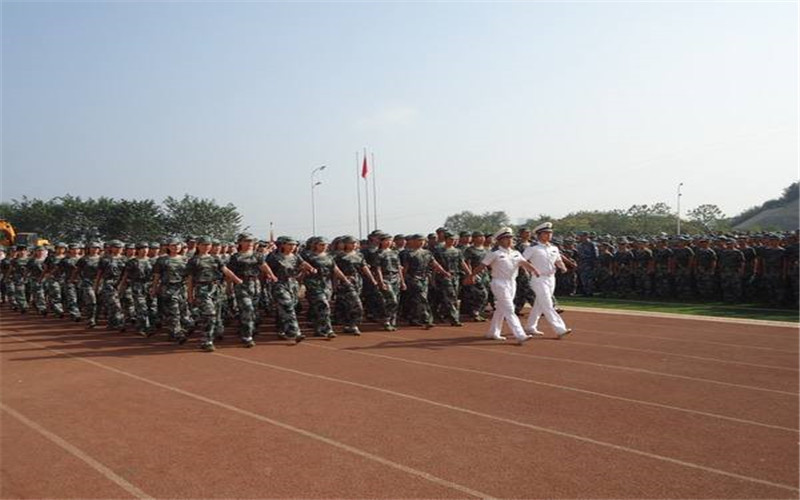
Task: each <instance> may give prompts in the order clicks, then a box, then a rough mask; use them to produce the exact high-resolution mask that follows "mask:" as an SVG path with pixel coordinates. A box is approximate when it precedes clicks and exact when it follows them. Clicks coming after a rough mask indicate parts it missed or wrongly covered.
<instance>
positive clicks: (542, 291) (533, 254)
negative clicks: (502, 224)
mask: <svg viewBox="0 0 800 500" xmlns="http://www.w3.org/2000/svg"><path fill="white" fill-rule="evenodd" d="M533 231H534V233H536V239H537V240H538V243H537V244H535V245H531V246H529V247H528V248H526V249H525V253H524V254H523V257H524V258H525V260H527V261H528V262H530V263H531V264H533V266H534V267H535V268H536V269H537V270H538V271H539V274H537V275H535V276H533V277H531V288H532V289H533V293H534V294H536V300H535V301H534V303H533V308H532V309H531V313H530V315H529V316H528V324H527V325H525V332H526V333H528V334H530V335H544V334H543V333H542V332H540V331H539V329H538V328H537V326H538V324H539V318H541V317H542V315H544V317H545V319H546V320H547V321H548V322H549V323H550V324H551V325H553V328H554V329H555V331H556V334H557V335H558V338H559V339H560V338H563V337H564V336H565V335H569V334H570V333H572V329H570V328H567V325H566V324H564V320H563V319H561V316H560V315H559V314H558V313H557V312H556V309H555V307H554V306H553V292H554V291H555V289H556V271H559V270H560V271H561V272H565V271H566V270H567V268H566V266H564V261H563V260H562V259H561V252H559V251H558V247H557V246H555V245H553V244H552V243H550V239H551V238H552V237H553V224H552V223H551V222H544V223H542V224H539V225H538V226H536V227H535V228H534V229H533Z"/></svg>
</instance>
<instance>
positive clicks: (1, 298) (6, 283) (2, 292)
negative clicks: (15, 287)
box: [0, 248, 14, 306]
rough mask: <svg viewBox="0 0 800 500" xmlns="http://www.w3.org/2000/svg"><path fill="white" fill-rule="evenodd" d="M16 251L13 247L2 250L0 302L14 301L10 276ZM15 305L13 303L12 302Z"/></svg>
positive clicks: (0, 261)
mask: <svg viewBox="0 0 800 500" xmlns="http://www.w3.org/2000/svg"><path fill="white" fill-rule="evenodd" d="M13 253H14V251H13V250H12V249H10V248H9V249H8V251H7V253H6V249H5V248H3V249H2V252H0V254H1V255H0V304H5V303H6V302H8V301H13V295H14V293H13V292H10V290H11V288H12V287H11V285H10V281H11V280H10V276H9V273H10V272H11V258H12V254H13ZM12 306H13V303H12Z"/></svg>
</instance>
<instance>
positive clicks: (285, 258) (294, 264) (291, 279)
mask: <svg viewBox="0 0 800 500" xmlns="http://www.w3.org/2000/svg"><path fill="white" fill-rule="evenodd" d="M291 241H294V240H290V239H284V242H285V243H288V242H291ZM295 244H296V242H295ZM303 262H304V260H303V259H302V257H300V256H299V255H297V254H294V253H290V254H284V253H282V252H281V251H280V250H278V251H276V252H273V253H271V254H269V256H268V257H267V264H268V265H269V267H270V269H272V272H273V273H275V277H276V278H277V281H276V282H275V283H273V285H272V299H273V300H274V301H275V307H276V310H277V313H278V335H279V336H281V337H285V338H291V339H296V340H301V339H302V338H303V335H302V334H301V333H300V325H299V324H298V322H297V312H296V310H295V308H296V307H297V302H298V292H299V290H300V287H299V285H298V283H297V276H298V275H299V274H300V266H301V265H302V263H303Z"/></svg>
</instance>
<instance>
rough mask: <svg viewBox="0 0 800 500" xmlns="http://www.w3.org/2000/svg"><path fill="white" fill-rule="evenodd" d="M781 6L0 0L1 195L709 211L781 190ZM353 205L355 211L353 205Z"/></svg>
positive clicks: (339, 207)
mask: <svg viewBox="0 0 800 500" xmlns="http://www.w3.org/2000/svg"><path fill="white" fill-rule="evenodd" d="M798 59H799V58H798V4H797V2H771V3H770V2H749V3H748V2H730V3H711V2H680V3H678V2H663V3H650V2H648V3H645V2H608V3H606V2H596V3H595V2H576V3H572V2H492V3H460V2H447V3H421V2H413V3H412V2H408V3H403V2H397V3H388V2H381V3H362V2H351V3H335V2H331V3H329V2H326V3H313V2H312V3H288V2H287V3H260V2H169V3H160V2H86V3H77V2H52V3H48V2H27V3H26V2H5V1H4V2H3V3H2V106H3V107H2V127H3V129H2V179H1V180H2V190H1V191H0V197H2V200H4V201H8V200H10V199H13V198H20V197H22V196H23V195H27V196H29V197H36V198H43V199H49V198H51V197H54V196H60V195H63V194H66V193H69V194H73V195H79V196H83V197H99V196H110V197H115V198H127V199H140V198H151V199H154V200H156V201H161V200H163V199H164V198H166V197H167V196H174V197H182V196H183V195H184V194H185V193H189V194H191V195H194V196H199V197H204V198H214V199H216V200H217V202H219V203H220V204H226V203H229V202H230V203H233V204H235V205H236V206H237V207H238V208H239V210H240V212H241V213H242V215H243V216H244V225H249V226H250V229H251V230H252V231H253V232H255V233H256V234H258V235H260V236H263V235H266V234H267V232H268V227H269V222H270V221H273V222H274V224H275V232H276V234H284V233H288V234H291V235H294V236H296V237H306V236H308V235H309V234H310V233H311V189H310V174H311V171H312V170H313V169H314V168H315V167H318V166H320V165H323V164H324V165H327V168H326V169H325V170H324V171H322V172H320V173H319V174H318V176H317V179H319V180H321V181H322V184H321V185H320V186H318V187H317V188H316V191H315V192H316V201H317V229H318V231H317V232H319V233H321V234H325V235H327V236H333V235H336V234H343V233H350V234H357V233H358V219H357V201H356V170H357V164H356V154H357V152H360V151H362V149H363V148H365V147H366V148H368V151H369V154H370V155H371V154H374V155H375V160H376V164H375V172H376V175H377V181H378V182H377V187H378V223H379V226H380V227H381V228H382V229H385V230H387V231H390V232H428V231H431V230H432V229H434V228H435V227H436V226H439V225H441V224H442V223H443V221H444V219H445V218H446V217H447V216H448V215H450V214H453V213H456V212H460V211H462V210H471V211H474V212H483V211H496V210H504V211H506V212H507V213H508V214H509V215H510V216H511V218H512V220H514V221H516V220H517V219H521V218H527V217H535V216H537V215H538V214H541V213H546V214H550V215H552V216H554V217H561V216H564V215H566V214H567V213H569V212H573V211H577V210H591V209H599V210H606V209H613V208H628V207H629V206H631V205H633V204H652V203H656V202H665V203H667V204H669V205H670V206H671V207H673V209H674V208H675V198H676V189H677V185H678V183H679V182H683V183H684V187H683V198H682V202H681V203H682V206H681V208H682V211H684V212H685V210H686V209H691V208H694V207H696V206H697V205H700V204H703V203H713V204H717V205H719V206H720V208H721V209H722V210H723V212H725V213H726V214H727V215H729V216H731V215H736V214H737V213H739V212H741V211H742V210H744V209H746V208H749V207H751V206H753V205H758V204H760V203H762V202H763V201H765V200H767V199H770V198H775V197H777V196H779V195H780V194H781V190H782V189H783V188H784V187H786V186H787V185H789V184H790V183H791V182H794V181H795V180H797V178H798ZM362 202H363V199H362Z"/></svg>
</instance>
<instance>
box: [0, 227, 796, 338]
mask: <svg viewBox="0 0 800 500" xmlns="http://www.w3.org/2000/svg"><path fill="white" fill-rule="evenodd" d="M3 253H5V255H0V300H2V302H3V303H6V302H7V303H8V304H10V306H11V308H12V309H13V310H15V311H18V312H20V313H27V312H28V311H29V310H30V311H32V312H33V311H35V312H36V313H38V314H41V315H42V316H46V315H48V314H50V315H55V316H57V317H60V318H69V319H71V320H73V321H76V322H80V321H84V322H85V324H86V327H87V328H95V327H96V326H97V325H98V322H99V321H100V320H101V319H103V320H104V321H105V325H106V328H108V329H110V330H118V331H126V330H127V329H135V330H136V331H137V332H138V333H139V334H141V335H142V336H145V337H151V336H153V335H155V334H156V333H158V332H159V331H163V332H164V333H166V334H167V335H168V336H169V338H170V339H172V340H174V341H175V342H176V343H178V344H183V343H185V342H186V340H187V338H188V337H189V335H191V334H192V333H194V332H197V333H198V334H199V336H200V338H201V340H200V347H201V348H202V349H204V350H206V351H213V350H214V349H215V347H214V344H215V342H216V341H218V340H219V339H221V338H222V337H223V335H224V333H225V329H226V326H229V325H235V326H236V328H237V331H238V335H239V338H240V340H241V343H242V344H243V345H244V346H245V347H252V346H254V345H255V340H254V336H255V335H256V334H257V333H258V331H259V325H260V324H261V323H262V322H263V321H264V317H265V316H267V315H271V316H273V317H274V319H275V325H276V326H275V328H276V330H277V332H276V333H277V335H278V336H279V337H280V338H283V339H288V340H291V341H293V342H300V341H302V340H303V339H304V338H305V334H304V333H303V332H302V331H301V328H300V323H299V321H298V313H299V312H300V311H301V310H303V309H305V310H306V316H307V319H308V321H309V322H310V324H311V325H312V326H311V328H312V330H313V335H315V336H319V337H325V338H328V339H332V338H334V337H336V333H335V330H334V327H338V329H339V330H340V333H347V334H351V335H360V333H361V331H360V327H361V324H362V322H364V321H365V320H367V321H371V322H376V323H378V324H379V325H381V326H382V328H383V329H384V330H386V331H395V330H397V328H398V322H400V321H404V322H405V323H406V324H408V325H411V326H416V327H422V328H425V329H428V328H432V327H433V326H434V325H436V324H446V325H450V326H456V327H457V326H461V325H462V322H461V321H462V319H468V320H470V321H478V322H482V321H486V320H487V318H486V315H487V312H492V321H491V323H490V327H489V331H488V332H487V337H488V338H492V339H496V340H504V337H503V336H502V334H501V330H502V324H503V322H507V323H508V324H509V326H510V328H511V331H512V333H513V334H514V337H515V338H516V340H517V341H518V342H519V343H523V342H525V341H526V340H528V339H530V338H532V337H534V336H536V335H542V332H541V331H540V330H539V328H538V324H539V321H540V318H545V319H546V320H547V321H548V322H549V323H550V324H551V325H552V327H553V328H554V330H555V332H556V334H557V335H558V337H559V338H561V337H563V336H564V335H568V334H569V333H571V330H570V329H569V328H567V326H566V325H565V324H564V322H563V320H562V319H561V317H560V315H559V313H560V312H561V311H560V309H559V307H558V304H557V299H556V296H558V295H576V294H582V295H585V296H594V295H600V296H607V297H623V298H632V297H637V298H643V297H655V298H659V299H670V298H676V299H680V300H690V299H692V300H693V299H701V300H719V299H722V300H724V301H727V302H742V301H748V302H764V303H767V304H770V305H776V306H786V305H789V306H792V307H796V306H797V304H798V237H797V233H796V232H795V233H788V234H778V233H768V234H760V235H738V236H736V235H731V236H724V235H723V236H715V237H709V236H706V235H701V236H696V237H690V236H677V237H671V238H670V237H667V236H666V235H659V236H656V237H651V238H642V237H637V238H629V237H617V238H612V237H610V236H599V237H598V236H597V235H595V234H593V233H591V232H580V233H578V234H577V235H568V236H566V237H564V238H554V237H553V226H552V224H551V223H544V224H541V225H539V226H537V227H536V228H533V229H532V230H530V229H527V228H523V229H521V230H519V231H518V232H517V233H516V234H514V232H513V231H512V230H511V229H510V228H502V229H500V230H499V231H496V232H494V233H485V232H481V231H463V232H460V233H458V234H456V233H454V232H452V231H449V230H447V229H446V228H439V229H437V230H436V232H434V233H431V234H428V235H427V236H423V235H422V234H412V235H400V234H398V235H390V234H388V233H385V232H383V231H379V230H376V231H373V232H371V233H370V234H369V235H368V238H367V239H366V240H363V241H359V240H357V239H356V238H354V237H352V236H341V237H337V238H335V239H333V240H332V241H330V242H328V241H327V240H326V239H325V238H322V237H312V238H309V239H308V240H306V241H305V242H303V244H302V245H301V244H300V242H298V241H297V240H295V239H293V238H291V237H280V238H278V239H277V240H275V241H274V242H273V241H257V240H256V239H255V238H254V237H253V236H252V235H250V234H240V235H239V236H238V238H237V241H236V244H233V243H223V242H221V241H219V240H216V239H213V238H210V237H206V236H201V237H193V236H187V237H186V238H185V241H184V240H183V239H179V238H167V239H165V240H163V241H162V242H160V243H149V242H139V243H125V242H122V241H120V240H110V241H107V242H104V243H101V242H98V241H91V242H88V243H71V244H64V243H57V244H56V245H54V246H53V247H52V248H46V247H35V248H34V249H28V248H27V247H24V246H20V247H16V248H13V249H9V250H8V252H3ZM526 305H530V306H531V307H532V309H531V313H530V314H529V316H528V321H527V324H526V325H525V326H524V327H523V326H522V324H521V322H520V320H519V318H518V315H519V314H521V313H522V311H523V308H524V307H525V306H526Z"/></svg>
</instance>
